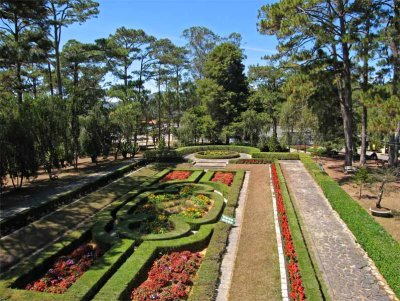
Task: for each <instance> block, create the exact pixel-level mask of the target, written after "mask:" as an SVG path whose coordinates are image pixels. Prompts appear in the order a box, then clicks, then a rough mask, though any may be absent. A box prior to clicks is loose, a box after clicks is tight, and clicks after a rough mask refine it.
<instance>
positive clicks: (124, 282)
mask: <svg viewBox="0 0 400 301" xmlns="http://www.w3.org/2000/svg"><path fill="white" fill-rule="evenodd" d="M212 233H213V225H204V226H201V228H200V230H199V231H198V232H197V233H196V234H194V235H191V236H188V237H182V238H179V239H174V240H164V241H145V242H143V243H142V244H141V245H140V246H139V247H138V248H137V249H136V251H135V252H134V253H133V255H132V256H131V257H129V258H128V260H127V261H126V262H125V263H124V264H123V265H122V266H121V267H120V268H119V269H118V271H117V272H116V273H115V274H114V275H113V276H112V277H111V278H110V280H109V281H108V282H107V283H106V284H105V285H104V286H103V288H102V289H101V290H100V291H99V292H98V294H97V295H96V296H95V297H94V299H93V300H98V301H104V300H127V299H129V294H130V292H131V291H132V289H133V287H134V286H135V285H137V284H139V283H138V282H140V281H141V280H142V279H141V278H142V277H141V276H143V274H144V273H145V271H146V270H148V269H149V267H150V266H151V264H152V262H153V261H154V260H155V259H156V258H157V257H158V256H159V254H160V253H168V252H171V251H178V250H184V249H192V250H196V249H197V250H201V249H202V248H204V247H205V246H206V245H207V244H208V241H209V239H210V237H211V235H212Z"/></svg>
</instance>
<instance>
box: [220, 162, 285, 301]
mask: <svg viewBox="0 0 400 301" xmlns="http://www.w3.org/2000/svg"><path fill="white" fill-rule="evenodd" d="M227 169H233V170H235V169H245V170H250V171H251V174H250V180H249V187H248V198H247V200H246V206H245V208H244V213H243V214H244V215H243V223H242V230H241V234H240V240H239V247H238V251H237V257H236V262H235V266H234V270H233V276H232V282H231V289H230V293H229V301H257V300H260V301H261V300H263V301H265V300H268V301H273V300H280V299H281V298H280V296H281V292H280V275H279V261H278V253H277V246H276V238H275V229H274V217H273V208H272V199H271V189H270V183H269V171H268V165H251V164H249V165H239V164H237V165H233V164H232V165H228V168H227Z"/></svg>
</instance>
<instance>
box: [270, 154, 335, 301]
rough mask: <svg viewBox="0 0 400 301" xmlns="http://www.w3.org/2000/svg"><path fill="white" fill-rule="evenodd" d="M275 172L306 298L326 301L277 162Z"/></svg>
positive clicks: (323, 286) (324, 291) (323, 285)
mask: <svg viewBox="0 0 400 301" xmlns="http://www.w3.org/2000/svg"><path fill="white" fill-rule="evenodd" d="M275 167H276V171H277V174H278V179H279V184H280V185H279V186H280V189H281V192H282V197H283V201H284V204H285V209H286V214H287V217H288V222H289V227H290V230H291V234H292V238H293V244H294V247H295V250H296V254H297V261H298V264H299V268H300V271H301V278H302V280H303V285H304V288H305V293H306V298H307V300H310V301H314V300H315V301H320V300H327V299H328V298H329V297H328V296H329V295H328V293H327V290H326V287H325V284H324V283H323V280H322V276H321V275H320V273H319V272H318V269H315V267H317V266H318V265H317V264H316V259H315V258H314V255H313V254H311V253H310V250H309V249H308V247H307V245H306V241H305V238H304V236H303V231H302V227H303V226H302V223H301V221H300V219H299V217H298V216H297V213H296V209H295V207H296V206H295V205H294V203H293V201H292V199H291V197H290V194H289V191H288V189H287V185H286V181H285V178H284V176H283V173H282V170H281V167H280V165H279V162H278V161H276V162H275Z"/></svg>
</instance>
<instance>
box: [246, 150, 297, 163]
mask: <svg viewBox="0 0 400 301" xmlns="http://www.w3.org/2000/svg"><path fill="white" fill-rule="evenodd" d="M251 156H252V158H261V159H265V160H268V162H271V163H272V162H274V161H275V160H299V159H300V157H299V154H298V153H261V152H260V153H253V154H251Z"/></svg>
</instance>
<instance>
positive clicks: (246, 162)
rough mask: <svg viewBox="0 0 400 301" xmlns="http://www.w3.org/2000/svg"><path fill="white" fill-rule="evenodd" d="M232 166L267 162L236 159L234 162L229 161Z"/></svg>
mask: <svg viewBox="0 0 400 301" xmlns="http://www.w3.org/2000/svg"><path fill="white" fill-rule="evenodd" d="M231 163H233V164H267V163H269V162H268V160H264V159H238V160H235V161H231Z"/></svg>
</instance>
